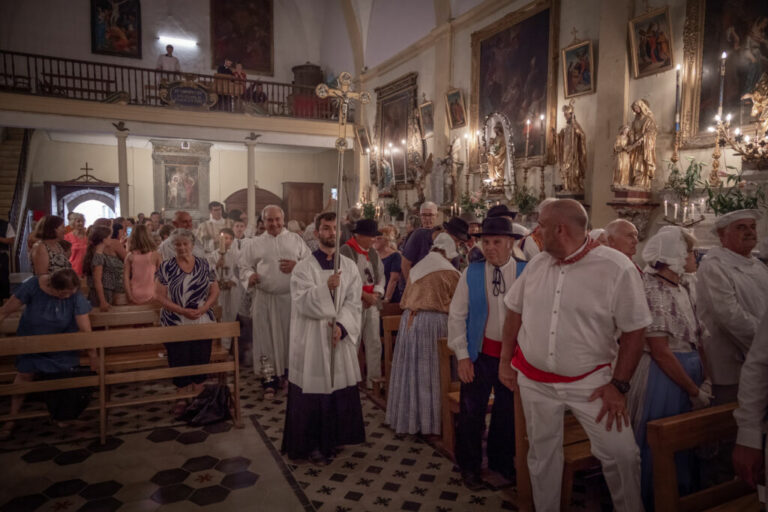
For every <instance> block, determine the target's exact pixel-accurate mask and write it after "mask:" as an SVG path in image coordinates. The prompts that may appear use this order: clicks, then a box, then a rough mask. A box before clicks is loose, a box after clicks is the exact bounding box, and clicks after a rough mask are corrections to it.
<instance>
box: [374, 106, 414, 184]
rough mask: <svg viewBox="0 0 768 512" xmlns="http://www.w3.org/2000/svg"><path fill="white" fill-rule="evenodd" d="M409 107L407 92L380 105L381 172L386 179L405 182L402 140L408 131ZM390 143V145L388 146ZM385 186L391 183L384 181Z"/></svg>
mask: <svg viewBox="0 0 768 512" xmlns="http://www.w3.org/2000/svg"><path fill="white" fill-rule="evenodd" d="M410 109H411V98H410V95H409V94H407V93H403V94H399V95H397V96H395V97H393V98H390V99H389V100H388V101H386V102H384V103H383V104H382V106H381V148H382V149H383V151H381V153H382V154H381V157H382V159H385V160H387V161H386V162H383V164H382V168H383V169H384V171H383V172H382V173H381V174H382V176H383V177H384V178H386V179H387V180H391V179H394V183H405V162H404V161H403V147H402V142H401V141H402V140H405V139H406V137H407V133H408V112H409V110H410ZM390 144H391V145H392V146H391V147H390ZM383 185H385V188H386V186H387V185H391V183H384V184H383Z"/></svg>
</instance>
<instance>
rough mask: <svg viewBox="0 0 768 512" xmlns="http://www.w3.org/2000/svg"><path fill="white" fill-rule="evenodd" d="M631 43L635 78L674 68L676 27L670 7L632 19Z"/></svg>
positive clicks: (630, 24)
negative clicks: (672, 23)
mask: <svg viewBox="0 0 768 512" xmlns="http://www.w3.org/2000/svg"><path fill="white" fill-rule="evenodd" d="M629 43H630V48H631V55H630V56H631V58H632V70H633V72H634V77H635V78H642V77H644V76H648V75H653V74H656V73H661V72H662V71H666V70H668V69H671V68H672V66H673V58H672V27H671V24H670V22H669V9H668V8H667V7H662V8H661V9H656V10H653V11H651V12H648V13H646V14H643V15H642V16H638V17H637V18H634V19H632V20H630V22H629Z"/></svg>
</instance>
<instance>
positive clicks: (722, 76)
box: [717, 52, 728, 117]
mask: <svg viewBox="0 0 768 512" xmlns="http://www.w3.org/2000/svg"><path fill="white" fill-rule="evenodd" d="M727 57H728V54H727V53H725V52H723V54H722V55H721V56H720V105H719V106H718V107H717V115H718V116H720V117H722V116H723V89H724V88H725V59H726V58H727Z"/></svg>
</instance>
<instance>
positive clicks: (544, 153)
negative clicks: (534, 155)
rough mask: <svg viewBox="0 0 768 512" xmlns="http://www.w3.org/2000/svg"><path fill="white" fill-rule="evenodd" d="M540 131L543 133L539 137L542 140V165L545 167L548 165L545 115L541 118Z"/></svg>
mask: <svg viewBox="0 0 768 512" xmlns="http://www.w3.org/2000/svg"><path fill="white" fill-rule="evenodd" d="M539 130H540V131H541V133H540V134H539V137H540V138H541V165H542V167H543V166H544V165H545V164H546V163H547V152H546V150H545V149H544V145H545V144H546V143H545V141H544V135H545V134H544V114H541V115H540V116H539Z"/></svg>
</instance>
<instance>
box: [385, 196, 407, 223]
mask: <svg viewBox="0 0 768 512" xmlns="http://www.w3.org/2000/svg"><path fill="white" fill-rule="evenodd" d="M386 208H387V213H388V214H389V216H390V217H392V218H393V219H399V218H400V216H401V215H402V214H403V208H402V207H401V206H400V201H398V198H397V196H395V200H394V201H392V202H390V203H387V206H386Z"/></svg>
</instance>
